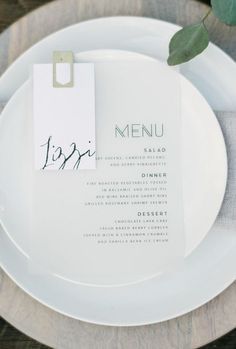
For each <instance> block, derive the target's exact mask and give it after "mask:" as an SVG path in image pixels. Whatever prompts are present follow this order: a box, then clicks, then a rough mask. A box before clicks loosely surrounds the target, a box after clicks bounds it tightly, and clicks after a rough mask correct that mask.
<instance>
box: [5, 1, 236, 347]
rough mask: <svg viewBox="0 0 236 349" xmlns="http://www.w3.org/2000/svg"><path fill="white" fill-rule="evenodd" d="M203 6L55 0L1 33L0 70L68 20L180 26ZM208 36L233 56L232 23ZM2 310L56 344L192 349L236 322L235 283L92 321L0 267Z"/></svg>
mask: <svg viewBox="0 0 236 349" xmlns="http://www.w3.org/2000/svg"><path fill="white" fill-rule="evenodd" d="M206 9H207V7H206V6H205V5H203V4H200V3H197V2H195V1H193V0H58V1H54V2H52V3H49V4H48V5H46V6H44V7H41V8H39V9H37V10H36V11H34V12H33V13H30V14H29V15H27V16H25V17H24V18H22V19H21V20H19V21H18V22H16V23H14V24H13V25H12V26H11V27H9V29H7V30H6V31H5V32H4V33H2V34H1V35H0V57H1V61H0V74H1V73H2V72H3V71H4V70H5V69H6V68H7V66H8V65H9V64H11V63H12V62H13V61H14V59H15V58H16V57H18V56H19V54H20V53H22V52H24V51H25V50H26V49H27V48H28V47H30V46H31V45H32V44H34V43H35V42H37V41H38V40H40V39H42V38H43V37H45V36H46V35H48V34H50V33H52V32H54V31H56V30H58V29H60V28H63V27H65V26H67V25H70V24H73V23H76V22H79V21H82V20H86V19H90V18H95V17H102V16H114V15H134V16H146V17H154V18H159V19H164V20H167V21H170V22H173V23H177V24H180V25H186V24H188V23H193V22H194V21H196V20H198V19H199V18H200V17H201V16H202V15H203V14H204V13H205V11H206ZM208 25H209V28H210V31H211V33H212V35H211V37H212V40H213V41H214V42H215V43H217V44H218V45H219V46H221V47H222V48H223V49H224V50H225V51H226V52H228V53H229V54H230V55H231V56H232V57H233V58H235V59H236V28H229V27H226V26H224V25H223V24H220V23H219V22H218V21H217V20H215V19H214V18H213V17H210V19H209V23H208ZM0 315H1V316H3V317H4V318H5V319H6V320H7V321H8V322H10V323H11V324H13V325H14V326H15V327H16V328H18V329H19V330H20V331H22V332H24V333H25V334H27V335H29V336H31V337H33V338H35V339H37V340H38V341H40V342H42V343H45V344H47V345H49V346H51V347H53V348H58V349H78V348H83V349H86V348H88V349H96V348H102V349H105V348H109V349H110V348H112V349H116V348H125V349H129V348H135V349H138V348H150V349H151V348H155V349H158V348H160V349H163V348H165V349H180V348H181V349H191V348H198V347H199V346H202V345H204V344H206V343H209V342H211V341H213V340H215V339H216V338H218V337H219V336H221V335H223V334H225V333H227V332H229V331H230V330H231V329H233V328H235V326H236V282H235V283H234V284H233V285H231V286H230V287H229V288H228V289H227V290H225V292H223V293H222V294H221V295H220V296H218V297H216V298H215V299H214V300H212V301H211V302H209V303H208V304H206V305H205V306H203V307H201V308H199V309H197V310H195V311H193V312H191V313H189V314H186V315H184V316H181V317H179V318H177V319H174V320H171V321H167V322H163V323H160V324H156V325H151V326H142V327H131V328H116V327H106V326H96V325H91V324H87V323H84V322H81V321H76V320H73V319H70V318H68V317H65V316H63V315H60V314H58V313H56V312H54V311H52V310H50V309H48V308H47V307H45V306H43V305H41V304H40V303H38V302H37V301H35V300H34V299H32V298H31V297H30V296H28V295H27V294H26V293H24V292H23V291H22V290H21V289H20V288H19V287H17V286H16V285H15V284H14V282H13V281H12V280H11V279H10V278H9V277H8V276H7V275H6V274H5V273H4V272H3V271H1V270H0Z"/></svg>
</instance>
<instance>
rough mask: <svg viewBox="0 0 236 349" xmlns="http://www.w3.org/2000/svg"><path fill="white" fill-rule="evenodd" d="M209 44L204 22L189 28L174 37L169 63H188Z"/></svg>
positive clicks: (170, 46) (171, 42)
mask: <svg viewBox="0 0 236 349" xmlns="http://www.w3.org/2000/svg"><path fill="white" fill-rule="evenodd" d="M222 1H225V0H222ZM208 44H209V35H208V31H207V29H206V27H205V25H204V22H203V21H201V22H200V23H197V24H194V25H190V26H187V27H185V28H183V29H181V30H179V31H178V32H177V33H176V34H175V35H174V36H173V37H172V39H171V41H170V44H169V58H168V61H167V62H168V64H169V65H177V64H181V63H185V62H188V61H189V60H190V59H192V58H194V57H195V56H197V55H198V54H200V53H201V52H202V51H204V50H205V48H206V47H207V46H208Z"/></svg>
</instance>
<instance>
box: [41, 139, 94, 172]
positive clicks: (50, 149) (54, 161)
mask: <svg viewBox="0 0 236 349" xmlns="http://www.w3.org/2000/svg"><path fill="white" fill-rule="evenodd" d="M89 143H90V141H89ZM41 147H42V148H44V149H45V161H44V165H43V167H42V170H45V169H46V168H47V167H50V166H58V170H64V169H65V167H66V165H67V164H68V162H69V161H70V162H72V167H71V168H72V169H73V170H78V169H79V166H80V163H81V160H82V158H84V157H86V156H88V157H92V156H95V153H96V152H95V151H94V152H93V151H91V150H90V149H88V150H86V151H85V152H80V150H79V149H78V148H77V145H76V143H75V142H72V143H71V144H70V146H69V151H68V153H67V154H66V153H65V152H64V150H63V149H62V147H61V146H55V145H54V144H53V141H52V136H50V137H48V140H47V142H46V143H44V144H42V145H41Z"/></svg>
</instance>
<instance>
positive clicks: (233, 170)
mask: <svg viewBox="0 0 236 349" xmlns="http://www.w3.org/2000/svg"><path fill="white" fill-rule="evenodd" d="M4 105H5V104H4V103H1V102H0V113H1V111H2V110H3V108H4ZM215 114H216V117H217V119H218V121H219V124H220V126H221V129H222V132H223V135H224V139H225V143H226V148H227V155H228V180H227V187H226V192H225V197H224V201H223V204H222V207H221V210H220V212H219V214H218V217H217V219H216V222H215V225H214V227H223V228H224V230H230V231H232V230H233V231H235V233H236V112H225V111H215ZM214 227H213V228H214Z"/></svg>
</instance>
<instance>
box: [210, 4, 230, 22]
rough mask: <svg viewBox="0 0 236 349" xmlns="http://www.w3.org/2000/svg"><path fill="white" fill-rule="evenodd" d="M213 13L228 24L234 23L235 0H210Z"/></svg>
mask: <svg viewBox="0 0 236 349" xmlns="http://www.w3.org/2000/svg"><path fill="white" fill-rule="evenodd" d="M211 6H212V9H213V13H214V15H215V16H216V17H217V18H219V20H220V21H222V22H224V23H226V24H228V25H236V0H211Z"/></svg>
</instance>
